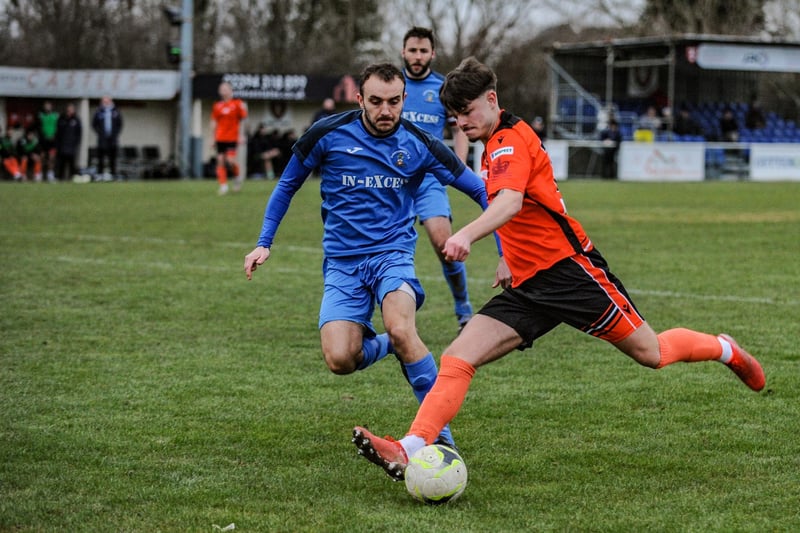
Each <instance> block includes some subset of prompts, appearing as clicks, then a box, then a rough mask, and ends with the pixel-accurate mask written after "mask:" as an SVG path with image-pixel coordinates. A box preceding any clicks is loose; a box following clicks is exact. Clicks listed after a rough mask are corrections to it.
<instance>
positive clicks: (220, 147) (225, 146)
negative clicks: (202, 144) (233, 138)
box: [217, 141, 237, 155]
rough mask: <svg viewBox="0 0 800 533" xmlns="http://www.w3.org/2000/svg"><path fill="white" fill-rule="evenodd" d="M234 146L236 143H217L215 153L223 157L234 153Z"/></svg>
mask: <svg viewBox="0 0 800 533" xmlns="http://www.w3.org/2000/svg"><path fill="white" fill-rule="evenodd" d="M236 146H237V143H235V142H232V143H227V142H221V141H217V153H218V154H223V155H226V154H229V153H231V152H233V153H236Z"/></svg>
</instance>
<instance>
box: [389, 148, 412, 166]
mask: <svg viewBox="0 0 800 533" xmlns="http://www.w3.org/2000/svg"><path fill="white" fill-rule="evenodd" d="M410 158H411V156H410V154H409V153H408V152H407V151H405V150H396V151H394V152H392V159H393V160H394V164H395V166H398V167H404V166H406V161H407V160H408V159H410Z"/></svg>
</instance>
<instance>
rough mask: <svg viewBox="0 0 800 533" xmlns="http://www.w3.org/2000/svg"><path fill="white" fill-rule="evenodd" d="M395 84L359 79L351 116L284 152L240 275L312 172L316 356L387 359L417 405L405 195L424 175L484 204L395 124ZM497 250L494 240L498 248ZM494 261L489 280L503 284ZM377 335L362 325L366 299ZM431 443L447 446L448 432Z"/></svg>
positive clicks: (440, 150)
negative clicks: (318, 248) (379, 328)
mask: <svg viewBox="0 0 800 533" xmlns="http://www.w3.org/2000/svg"><path fill="white" fill-rule="evenodd" d="M404 96H405V80H404V78H403V73H402V72H401V71H400V69H398V68H397V67H395V66H393V65H391V64H389V63H382V64H374V65H370V66H368V67H367V68H366V69H364V71H363V72H362V74H361V80H360V84H359V94H358V96H357V99H358V103H359V106H360V110H354V111H349V112H344V113H340V114H338V115H334V116H332V117H328V118H325V119H322V120H320V121H318V122H316V123H314V124H313V125H312V126H311V128H309V130H308V131H307V132H306V133H305V134H303V136H302V137H300V139H299V140H298V141H297V142H296V143H295V145H294V146H293V147H292V151H293V155H292V157H291V159H290V160H289V163H288V164H287V166H286V169H285V170H284V172H283V174H282V176H281V179H280V181H279V182H278V184H277V185H276V187H275V189H274V191H273V193H272V195H271V196H270V199H269V201H268V202H267V207H266V211H265V213H264V223H263V226H262V229H261V235H260V236H259V239H258V245H257V246H256V248H255V249H254V250H253V251H252V252H250V253H249V254H247V256H246V257H245V260H244V271H245V275H246V276H247V279H252V275H253V272H254V271H255V270H256V268H258V266H260V265H263V264H264V262H265V261H266V260H267V259H269V257H270V254H271V247H272V244H273V240H274V237H275V233H276V231H277V229H278V226H279V224H280V222H281V220H282V219H283V217H284V215H285V214H286V212H287V210H288V208H289V203H290V202H291V199H292V197H293V196H294V194H295V193H296V192H297V190H298V189H299V188H300V186H301V185H302V184H303V183H304V182H305V180H306V179H307V178H308V176H309V175H310V174H311V172H312V171H313V170H317V172H318V173H319V174H320V177H321V180H320V189H321V196H322V220H323V237H322V248H323V252H324V260H323V267H322V270H323V276H324V292H323V296H322V302H321V304H320V313H319V327H320V343H321V347H322V355H323V358H324V359H325V363H326V364H327V365H328V368H329V369H330V370H331V371H332V372H334V373H336V374H350V373H352V372H355V371H356V370H363V369H365V368H367V367H369V366H370V365H372V364H374V363H376V362H377V361H379V360H381V359H382V358H383V357H385V356H386V355H387V354H388V353H395V354H396V355H397V357H398V359H400V362H401V364H402V367H403V372H404V374H405V375H406V378H407V380H408V382H409V384H410V385H411V388H412V389H413V391H414V394H415V396H416V397H417V399H418V400H419V401H420V402H421V401H422V399H423V398H424V397H425V395H426V394H427V393H428V391H429V390H430V387H431V386H432V385H433V383H434V381H435V380H436V375H437V367H436V361H435V360H434V358H433V355H432V354H431V352H430V351H429V350H428V348H427V347H426V346H425V344H424V343H423V342H422V340H421V339H420V338H419V335H418V334H417V328H416V318H415V316H416V310H417V309H419V307H420V306H421V305H422V303H423V300H424V299H425V293H424V292H423V289H422V286H421V285H420V283H419V280H418V279H417V278H416V273H415V270H414V250H415V248H416V241H417V232H416V230H415V229H414V220H415V213H414V194H415V192H416V190H417V188H418V187H419V185H420V183H421V182H422V181H423V179H424V178H425V176H426V175H433V176H434V177H435V178H436V179H437V180H439V181H441V182H442V183H445V184H448V185H452V186H454V187H455V188H457V189H458V190H460V191H462V192H464V193H465V194H468V195H469V196H470V197H471V198H472V199H473V200H475V202H476V203H478V204H479V205H480V206H481V207H482V208H486V206H487V203H486V189H485V187H484V184H483V181H482V180H481V179H480V178H479V177H478V176H477V175H476V174H475V173H474V172H472V171H471V170H469V169H468V168H467V167H466V166H465V165H464V163H463V162H461V160H459V159H458V158H457V157H456V156H455V155H454V154H453V152H452V150H450V149H449V148H448V147H447V146H446V145H445V144H444V143H442V142H441V141H440V140H438V139H435V138H434V137H432V136H431V135H429V134H427V133H425V132H423V131H422V130H420V129H419V128H417V127H416V126H414V125H413V124H412V123H410V122H409V121H407V120H404V119H402V118H401V111H402V109H403V100H404ZM498 247H499V244H498ZM504 265H505V264H504V263H503V262H500V264H499V265H498V271H497V274H496V275H497V278H498V279H496V280H495V281H496V284H501V283H505V282H508V281H510V273H509V272H508V271H507V269H504V268H502V267H503V266H504ZM376 302H377V303H378V304H379V305H380V306H381V313H382V316H383V324H384V328H385V330H386V333H383V334H380V335H376V332H375V329H374V328H373V326H372V322H371V320H372V315H373V312H374V310H375V303H376ZM441 440H443V441H446V442H449V443H452V442H453V440H452V435H451V434H450V430H449V427H446V428H445V429H444V431H442V433H441Z"/></svg>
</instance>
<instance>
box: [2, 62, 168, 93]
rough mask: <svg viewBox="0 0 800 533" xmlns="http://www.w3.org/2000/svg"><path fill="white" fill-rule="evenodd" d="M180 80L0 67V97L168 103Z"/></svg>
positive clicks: (144, 73) (152, 74) (139, 73)
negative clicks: (156, 101) (105, 97)
mask: <svg viewBox="0 0 800 533" xmlns="http://www.w3.org/2000/svg"><path fill="white" fill-rule="evenodd" d="M179 88H180V77H179V75H178V73H177V72H175V71H171V70H51V69H39V68H16V67H0V94H2V95H3V96H25V97H33V98H36V97H39V98H100V97H101V96H104V95H109V96H111V97H112V98H117V99H120V100H171V99H173V98H175V95H177V94H178V89H179Z"/></svg>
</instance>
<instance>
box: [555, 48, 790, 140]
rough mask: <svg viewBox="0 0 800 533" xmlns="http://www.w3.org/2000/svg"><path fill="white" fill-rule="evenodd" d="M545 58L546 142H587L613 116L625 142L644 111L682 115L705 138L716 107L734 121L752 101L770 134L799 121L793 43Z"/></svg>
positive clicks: (565, 53) (580, 52) (587, 51)
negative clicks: (765, 116) (687, 113)
mask: <svg viewBox="0 0 800 533" xmlns="http://www.w3.org/2000/svg"><path fill="white" fill-rule="evenodd" d="M548 52H549V53H548V56H547V61H548V64H549V67H550V74H551V91H550V98H549V101H550V117H549V119H550V120H549V121H548V124H549V128H550V131H549V132H548V134H549V136H551V137H553V136H554V137H560V138H566V139H582V138H584V139H585V138H590V137H592V136H593V135H594V134H595V132H596V131H598V130H599V129H602V128H603V127H604V126H605V124H606V121H607V119H608V116H609V115H610V114H614V116H615V117H616V119H617V121H618V122H620V124H621V127H622V130H623V135H624V136H625V137H626V138H632V135H633V131H632V130H633V127H634V122H635V120H636V118H637V117H638V116H639V115H640V114H642V113H643V112H644V109H645V107H646V106H647V105H650V104H653V105H655V106H656V107H657V108H658V109H659V110H663V109H664V108H670V109H671V110H672V112H673V113H674V111H675V110H677V109H678V108H680V107H681V106H685V107H688V108H689V109H691V110H692V111H693V113H694V114H695V116H696V117H697V119H698V120H699V121H700V122H701V125H702V126H703V127H704V129H705V130H707V137H711V136H713V135H714V133H715V132H714V131H713V130H714V123H713V122H714V121H715V120H717V118H718V113H717V112H718V111H721V109H722V107H723V106H731V107H732V108H733V109H734V111H735V112H736V113H737V114H738V115H739V116H740V117H741V115H743V113H744V112H745V111H746V106H747V105H748V104H749V103H750V102H751V101H752V99H753V98H757V99H758V101H759V102H760V103H761V105H762V108H763V109H764V110H765V111H766V112H768V113H772V115H771V116H770V118H772V119H773V120H772V122H771V124H770V126H774V127H775V128H776V129H778V130H781V129H786V128H785V126H786V122H788V121H791V122H792V123H793V124H796V123H797V122H798V118H800V116H799V115H800V109H798V102H797V99H796V94H797V92H798V87H800V42H797V41H782V40H780V41H779V40H764V39H759V38H750V37H733V36H719V35H698V34H680V35H668V36H657V37H636V38H621V39H609V40H605V41H592V42H582V43H559V42H556V43H554V44H553V45H552V47H551V49H550V50H549V51H548ZM779 121H782V122H783V124H780V123H779ZM790 129H796V128H790ZM798 131H800V130H798ZM776 135H778V136H780V135H782V132H781V131H778V132H777V133H776ZM797 141H798V142H800V138H798V139H797Z"/></svg>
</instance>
